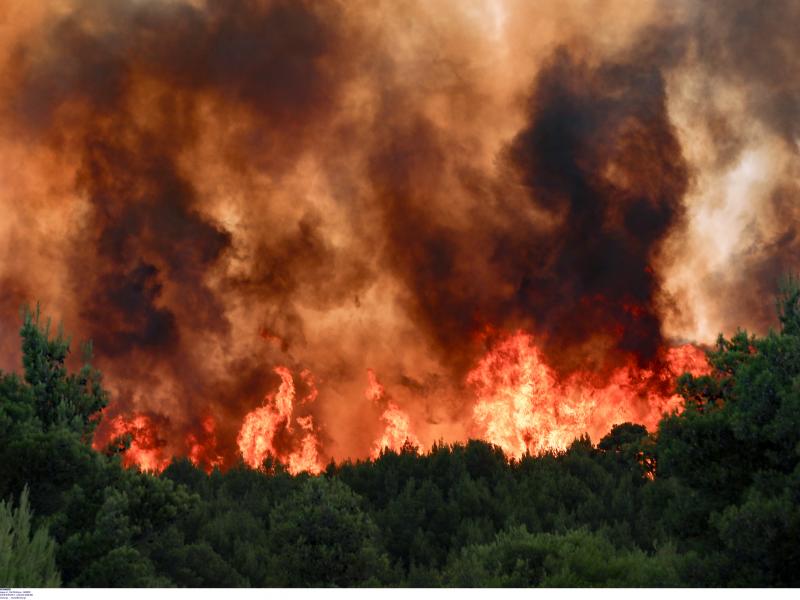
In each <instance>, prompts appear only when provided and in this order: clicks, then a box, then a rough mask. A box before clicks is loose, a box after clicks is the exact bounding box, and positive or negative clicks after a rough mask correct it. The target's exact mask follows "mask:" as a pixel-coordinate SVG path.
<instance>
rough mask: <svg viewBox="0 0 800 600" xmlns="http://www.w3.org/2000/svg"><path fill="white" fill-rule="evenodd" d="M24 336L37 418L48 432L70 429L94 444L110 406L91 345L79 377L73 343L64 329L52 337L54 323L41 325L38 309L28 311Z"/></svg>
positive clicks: (26, 312)
mask: <svg viewBox="0 0 800 600" xmlns="http://www.w3.org/2000/svg"><path fill="white" fill-rule="evenodd" d="M20 335H21V336H22V353H23V359H22V363H23V366H24V367H25V381H26V382H27V383H28V385H29V386H30V388H29V389H30V391H31V392H32V393H33V399H34V407H35V411H36V416H37V417H38V418H39V420H40V421H41V422H42V424H43V426H44V427H45V428H48V427H52V426H55V425H66V426H67V427H69V428H71V429H73V430H74V431H76V432H77V433H79V434H80V435H81V437H82V438H83V439H84V440H86V441H90V440H91V435H92V432H93V431H94V428H95V425H96V419H95V417H96V416H97V414H98V412H99V411H100V410H102V409H103V408H104V407H105V406H106V404H107V403H108V395H107V394H106V392H105V391H104V390H103V387H102V377H101V375H100V372H99V371H97V370H96V369H94V368H93V367H92V366H91V365H90V364H89V362H88V361H89V360H90V358H91V351H92V348H91V344H87V345H86V346H85V347H84V349H83V350H84V358H85V362H86V364H85V365H84V366H83V367H82V368H81V370H80V371H79V372H78V373H75V374H68V373H67V369H66V367H65V362H66V360H67V356H68V354H69V346H70V342H69V340H68V339H66V338H65V337H64V334H63V332H62V331H61V330H60V328H59V331H58V333H57V334H56V336H55V337H52V338H51V337H50V322H49V321H47V322H46V323H45V324H44V325H42V324H41V320H40V313H39V307H38V306H37V308H36V312H31V311H29V310H26V311H25V313H24V317H23V325H22V331H21V332H20Z"/></svg>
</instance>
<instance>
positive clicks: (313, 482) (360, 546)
mask: <svg viewBox="0 0 800 600" xmlns="http://www.w3.org/2000/svg"><path fill="white" fill-rule="evenodd" d="M269 544H270V550H271V553H272V560H271V563H270V567H271V568H270V585H274V586H280V587H284V586H286V587H321V586H337V587H350V586H357V585H363V584H368V585H370V584H371V585H378V584H379V583H381V582H385V581H386V578H387V576H388V573H389V563H388V560H387V558H386V555H385V554H384V552H383V551H382V549H381V548H380V545H379V543H378V532H377V529H376V528H375V525H374V524H373V523H372V520H371V519H370V518H369V517H368V516H367V515H366V514H365V513H364V512H363V511H362V509H361V507H360V499H359V498H358V497H357V496H356V495H355V494H354V493H353V492H352V490H350V488H348V487H347V486H346V485H345V484H343V483H342V482H340V481H338V480H336V479H326V478H324V477H315V478H311V479H309V480H308V481H306V483H305V484H304V485H303V486H302V487H301V488H300V489H299V490H298V491H297V492H296V493H294V494H293V495H292V496H290V497H289V498H288V499H287V500H286V501H284V502H283V503H281V504H279V505H278V506H276V507H275V509H274V510H273V511H272V514H271V515H270V531H269Z"/></svg>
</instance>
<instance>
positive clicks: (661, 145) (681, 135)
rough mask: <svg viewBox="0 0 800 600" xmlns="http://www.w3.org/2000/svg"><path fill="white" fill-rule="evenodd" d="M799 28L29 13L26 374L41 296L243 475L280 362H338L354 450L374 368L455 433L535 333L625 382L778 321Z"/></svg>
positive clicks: (5, 19) (685, 11) (141, 8)
mask: <svg viewBox="0 0 800 600" xmlns="http://www.w3.org/2000/svg"><path fill="white" fill-rule="evenodd" d="M799 21H800V3H798V2H789V1H787V2H774V3H769V4H764V3H761V2H754V1H749V0H737V1H735V2H712V3H704V4H697V3H677V4H676V3H659V2H653V3H647V2H645V3H634V5H631V4H630V3H625V2H624V1H621V2H610V3H596V4H593V3H589V5H588V6H587V5H583V4H581V5H577V4H573V3H570V2H566V3H565V2H552V3H551V2H538V3H526V2H516V1H515V0H497V1H493V0H486V1H483V0H476V1H475V2H473V3H463V2H456V1H452V2H451V1H449V0H442V2H440V3H428V2H422V1H413V0H412V1H410V2H403V3H392V2H386V3H382V2H367V1H364V2H361V1H356V2H340V1H336V0H329V1H325V2H311V1H302V0H294V1H289V0H205V1H201V0H192V1H189V0H158V1H156V0H137V1H134V0H124V1H123V0H120V1H118V2H104V1H100V0H74V1H72V2H68V3H66V4H65V5H64V6H61V7H50V6H39V5H38V4H36V3H27V2H24V1H22V0H12V1H11V2H10V4H8V6H7V8H5V9H0V65H1V66H0V68H1V69H2V74H3V77H2V80H1V81H0V98H2V100H0V179H2V180H3V181H4V182H5V184H4V186H3V187H2V188H0V210H2V211H3V215H4V217H5V218H4V220H3V221H2V222H0V241H2V245H0V251H1V252H2V253H3V254H2V259H0V261H1V262H0V361H2V362H0V365H2V366H3V368H6V369H12V368H16V367H17V362H18V360H19V356H18V354H17V351H16V350H15V348H16V347H17V328H18V323H19V308H20V306H21V305H22V304H23V303H25V302H29V303H30V302H36V301H37V300H40V301H42V303H43V308H44V310H45V312H48V313H51V314H53V315H54V316H55V317H56V318H60V319H62V320H63V321H64V324H65V328H66V329H67V330H68V331H72V332H74V334H75V336H76V337H77V338H91V339H92V340H93V341H94V345H95V351H96V354H97V361H98V363H99V367H100V368H102V369H103V370H104V371H105V372H106V381H107V382H108V384H109V385H110V386H111V388H112V392H113V398H114V402H113V404H112V406H111V407H110V408H109V410H108V414H107V415H106V418H107V419H112V418H113V417H114V416H116V415H123V416H124V415H132V414H136V413H142V414H147V415H149V418H150V419H151V420H152V422H154V423H158V424H159V427H160V430H159V437H158V439H159V440H160V441H159V443H161V442H162V441H163V443H164V444H165V446H164V451H165V452H167V453H174V454H178V455H188V454H190V452H191V451H192V448H193V447H194V446H197V445H200V446H203V445H204V444H205V445H208V446H210V445H212V442H211V440H212V438H213V440H214V441H213V445H214V448H215V449H214V451H213V452H215V453H219V454H220V455H222V457H223V459H224V463H225V464H226V465H230V464H232V463H233V462H235V461H236V460H237V459H238V455H237V447H236V436H237V433H238V431H239V428H240V426H241V423H242V419H243V417H244V415H245V414H247V413H248V412H249V411H251V410H253V409H254V408H256V407H259V406H262V404H263V402H264V398H265V396H266V395H268V394H270V393H274V392H275V390H276V388H277V385H278V383H279V382H278V378H277V377H276V376H275V374H274V372H273V369H274V367H275V366H277V365H285V366H286V367H287V368H289V369H290V370H291V371H292V372H293V373H301V372H303V370H304V369H309V370H310V371H311V372H312V373H313V374H314V377H315V378H316V381H317V385H318V388H319V392H320V396H319V398H318V400H316V401H315V402H314V403H313V404H309V405H308V406H304V407H303V408H302V411H301V413H302V414H303V415H304V416H306V415H308V416H313V419H314V422H315V423H316V424H317V425H319V427H320V430H322V431H323V432H324V433H323V435H324V436H325V438H324V448H323V453H324V457H323V458H324V459H326V460H327V458H329V457H336V458H344V457H348V456H365V455H366V454H367V453H368V452H369V451H370V448H371V445H372V444H373V442H374V440H375V439H376V435H377V432H378V428H379V427H380V424H379V423H377V422H376V419H375V414H374V413H375V408H374V407H372V406H371V405H370V404H369V402H367V401H366V400H365V399H364V387H365V385H366V372H367V369H373V370H374V371H375V373H376V374H377V376H378V377H379V379H380V381H381V382H383V383H384V384H385V385H386V386H387V388H391V389H390V390H387V394H389V395H387V398H388V397H391V398H392V401H393V402H394V403H396V404H397V405H399V406H400V407H401V408H402V409H404V410H406V411H407V412H408V413H409V414H410V415H411V422H412V424H413V425H414V426H415V427H416V428H417V430H416V431H417V435H418V436H419V437H420V439H421V440H422V441H423V442H425V443H428V442H430V441H432V440H433V439H437V438H438V437H440V436H444V437H448V438H450V439H453V438H459V437H463V436H465V435H466V434H467V432H468V430H469V427H470V423H469V421H470V418H471V416H470V415H471V408H472V404H471V403H472V400H471V399H470V397H469V396H468V394H467V393H466V392H465V390H464V385H463V384H464V379H463V378H464V375H465V373H466V372H467V371H468V370H469V369H471V368H472V367H473V366H474V364H475V361H476V360H477V359H478V358H479V356H480V355H481V354H482V353H483V352H484V351H485V350H486V348H487V347H489V346H491V345H492V343H493V342H494V341H495V340H496V339H497V338H499V337H501V336H502V335H504V334H506V333H508V332H509V331H512V330H514V329H518V328H519V329H523V330H526V331H529V332H531V333H533V334H534V336H535V337H536V339H537V343H539V344H540V345H541V346H542V350H543V351H544V353H545V356H546V358H547V361H548V363H549V364H550V366H552V367H553V368H554V369H556V371H557V372H558V374H559V376H561V377H567V376H569V374H570V373H573V372H575V371H577V370H585V369H586V370H591V371H592V372H594V373H596V374H597V375H598V376H600V377H601V378H602V376H604V375H605V374H607V373H608V372H609V371H610V370H612V369H614V368H617V367H619V366H620V365H626V364H630V363H631V361H633V362H634V363H635V364H637V365H639V366H641V367H654V368H658V365H659V361H661V360H662V354H663V352H664V350H665V348H666V347H668V346H669V345H670V344H671V343H672V342H673V341H675V340H683V341H685V340H692V341H696V342H699V343H703V342H709V341H711V340H713V338H714V336H716V334H717V333H718V332H719V330H725V331H727V332H729V331H730V330H731V329H732V328H734V327H736V326H739V325H741V326H746V327H751V328H755V329H760V330H763V329H764V328H766V327H768V326H769V324H770V323H771V320H770V319H771V313H770V311H769V304H770V303H769V302H768V301H765V300H764V299H765V298H768V297H770V295H771V293H772V290H774V287H775V281H776V280H777V279H778V277H779V276H780V275H782V274H783V273H785V272H786V271H792V270H796V268H797V265H798V255H799V254H800V245H798V244H799V242H798V236H797V231H796V229H797V225H796V224H797V222H798V218H800V214H798V208H797V206H798V202H797V199H798V194H799V193H800V190H798V184H797V181H798V172H800V164H799V163H798V147H799V146H798V143H799V138H800V130H798V123H800V112H799V111H800V76H798V68H797V67H798V66H800V65H799V64H798V60H800V59H798V57H800V41H798V40H800V36H797V35H796V29H797V24H798V22H799ZM763 307H767V308H763ZM298 414H300V413H298ZM209 419H213V421H214V422H215V426H214V428H213V433H212V428H211V427H210V426H209V425H208V423H209ZM101 431H102V428H101ZM212 454H213V453H212V452H211V450H209V451H208V456H209V458H208V459H205V458H204V459H203V460H207V461H211V460H212V459H213V457H212ZM214 456H215V455H214Z"/></svg>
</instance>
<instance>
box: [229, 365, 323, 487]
mask: <svg viewBox="0 0 800 600" xmlns="http://www.w3.org/2000/svg"><path fill="white" fill-rule="evenodd" d="M274 371H275V373H277V374H278V375H279V376H280V378H281V383H280V386H279V387H278V391H277V392H275V393H274V394H268V395H267V397H266V398H265V400H264V406H261V407H259V408H256V409H255V410H253V411H251V412H250V413H248V414H247V415H246V416H245V418H244V422H243V423H242V427H241V429H240V430H239V436H238V437H237V440H236V441H237V444H238V446H239V451H240V452H241V454H242V458H243V459H244V461H245V462H246V463H247V464H248V465H250V466H251V467H253V468H258V467H260V466H261V465H262V464H263V462H264V459H265V458H267V457H268V456H274V457H275V458H277V459H278V460H280V461H281V462H283V463H285V464H286V465H287V468H288V470H289V472H290V473H292V474H293V475H294V474H297V473H300V472H302V471H307V472H309V473H319V472H320V471H322V461H321V459H320V456H319V446H320V444H319V440H318V439H317V435H316V432H315V428H314V420H313V417H312V416H311V415H306V416H298V417H293V413H294V409H295V404H296V403H297V402H298V401H297V392H296V389H295V385H294V378H293V377H292V372H291V371H290V370H289V369H288V368H287V367H283V366H278V367H275V369H274ZM300 378H301V380H302V381H304V382H305V383H306V385H307V386H308V388H309V392H308V394H307V395H306V396H304V397H303V398H301V399H300V401H299V404H301V405H302V404H310V403H313V402H314V401H315V400H316V398H317V388H316V385H315V383H314V378H313V376H312V374H311V372H310V371H308V370H304V371H303V372H302V373H301V374H300ZM278 437H280V438H281V442H280V443H279V442H278V439H277V438H278ZM286 445H288V446H289V448H288V449H286V448H285V447H284V446H286Z"/></svg>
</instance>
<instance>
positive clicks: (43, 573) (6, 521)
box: [0, 487, 61, 587]
mask: <svg viewBox="0 0 800 600" xmlns="http://www.w3.org/2000/svg"><path fill="white" fill-rule="evenodd" d="M31 520H32V514H31V511H30V505H29V503H28V488H27V487H26V488H25V489H23V491H22V494H21V495H20V499H19V507H18V508H16V509H15V508H14V507H13V504H12V503H11V501H8V502H0V585H2V586H7V587H58V586H59V585H61V575H60V574H59V572H58V569H57V568H56V546H55V542H53V540H52V539H51V538H50V536H49V535H48V533H47V530H46V529H45V528H44V527H39V528H38V529H37V530H36V532H35V533H34V534H33V535H32V536H31Z"/></svg>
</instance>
